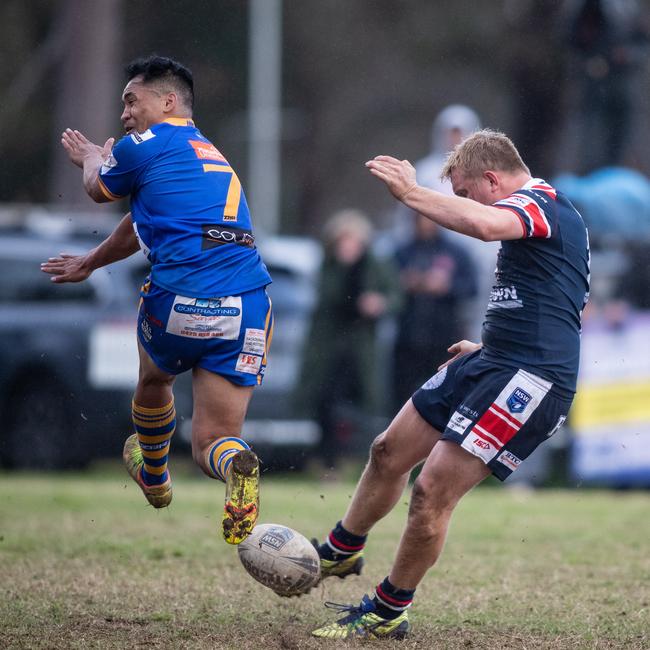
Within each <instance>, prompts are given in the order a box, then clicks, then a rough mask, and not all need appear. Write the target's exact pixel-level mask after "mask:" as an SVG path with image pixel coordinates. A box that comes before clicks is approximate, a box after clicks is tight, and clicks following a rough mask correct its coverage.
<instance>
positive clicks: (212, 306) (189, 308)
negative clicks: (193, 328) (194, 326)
mask: <svg viewBox="0 0 650 650" xmlns="http://www.w3.org/2000/svg"><path fill="white" fill-rule="evenodd" d="M174 311H177V312H178V313H179V314H197V315H199V316H230V317H235V316H239V314H241V309H239V308H238V307H222V306H221V300H220V299H219V298H210V299H209V300H208V299H201V298H197V299H196V300H195V301H194V304H193V305H185V304H183V303H176V304H175V305H174Z"/></svg>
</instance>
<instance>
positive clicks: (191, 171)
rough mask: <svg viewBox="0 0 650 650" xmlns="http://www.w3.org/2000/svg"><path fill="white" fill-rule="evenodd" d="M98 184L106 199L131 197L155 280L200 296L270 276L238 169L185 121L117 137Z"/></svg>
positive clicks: (247, 286) (259, 283)
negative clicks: (253, 228) (238, 175)
mask: <svg viewBox="0 0 650 650" xmlns="http://www.w3.org/2000/svg"><path fill="white" fill-rule="evenodd" d="M99 183H100V187H101V189H102V191H103V192H104V194H106V196H107V197H108V198H110V199H117V198H120V197H123V196H127V195H128V196H130V202H131V214H132V218H133V225H134V228H135V231H136V234H137V236H138V240H139V242H140V246H141V247H142V250H143V251H144V253H145V255H146V256H147V257H148V259H149V260H150V262H151V279H152V281H153V282H154V283H155V284H156V285H158V286H160V287H162V288H163V289H167V291H170V292H172V293H176V294H181V295H184V296H188V297H194V298H206V297H221V296H229V295H237V294H240V293H243V292H245V291H250V290H252V289H257V288H259V287H263V286H265V285H267V284H269V283H270V282H271V278H270V276H269V274H268V271H267V269H266V266H265V265H264V263H263V261H262V259H261V257H260V255H259V253H258V251H257V248H256V247H255V238H254V235H253V230H252V225H251V218H250V213H249V210H248V205H247V203H246V197H245V196H244V192H243V191H242V188H241V185H240V182H239V179H238V178H237V174H236V173H235V172H234V171H233V169H232V167H230V165H229V164H228V162H227V161H226V159H225V158H224V156H223V155H222V154H221V153H220V152H219V151H218V149H217V148H216V147H215V146H214V145H213V144H212V143H210V141H209V140H207V139H206V138H205V137H204V136H203V135H202V134H201V132H200V131H199V130H198V129H197V128H196V127H195V126H194V123H193V122H192V120H188V119H179V118H172V119H169V120H166V121H165V122H162V123H160V124H155V125H154V126H152V127H151V128H150V129H148V130H147V131H145V132H144V133H132V134H130V135H127V136H125V137H124V138H122V139H121V140H120V141H119V142H118V143H117V144H116V145H115V147H114V148H113V151H112V154H111V156H110V157H109V158H108V160H106V161H105V162H104V165H103V166H102V168H101V170H100V174H99Z"/></svg>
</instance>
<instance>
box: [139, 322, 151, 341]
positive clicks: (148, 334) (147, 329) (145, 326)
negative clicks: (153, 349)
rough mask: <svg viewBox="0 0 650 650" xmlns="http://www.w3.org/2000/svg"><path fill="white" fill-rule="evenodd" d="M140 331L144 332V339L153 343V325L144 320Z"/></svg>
mask: <svg viewBox="0 0 650 650" xmlns="http://www.w3.org/2000/svg"><path fill="white" fill-rule="evenodd" d="M140 331H141V332H142V337H143V338H144V340H145V341H146V342H147V343H148V342H149V341H151V336H152V334H151V325H149V323H148V321H146V320H145V319H144V318H143V319H142V321H141V322H140Z"/></svg>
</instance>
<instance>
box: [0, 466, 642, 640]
mask: <svg viewBox="0 0 650 650" xmlns="http://www.w3.org/2000/svg"><path fill="white" fill-rule="evenodd" d="M125 476H126V475H125V474H124V475H123V474H122V473H121V472H117V471H101V472H94V473H89V474H83V475H65V474H64V475H46V476H43V477H39V476H36V475H27V474H0V593H1V597H0V648H3V649H4V648H83V649H86V648H144V647H153V648H213V649H214V648H224V649H225V648H228V649H246V648H281V649H285V650H292V649H298V648H325V647H337V648H338V647H347V646H346V645H345V644H342V643H340V642H339V643H334V644H332V643H328V642H325V641H319V640H317V639H312V638H310V637H309V632H310V630H311V629H312V628H313V627H314V626H315V625H316V624H319V623H322V622H324V621H326V620H328V619H330V618H331V614H330V611H329V610H326V609H325V608H324V607H323V602H324V601H326V600H333V601H337V602H353V601H358V600H359V598H360V597H361V595H362V594H363V593H364V592H366V591H369V590H371V589H372V588H373V586H374V585H375V584H376V583H377V582H378V581H379V580H381V579H382V578H383V577H384V575H385V574H386V573H387V571H388V569H389V565H390V562H391V559H392V555H393V552H394V549H395V546H396V544H397V541H398V539H399V534H400V531H401V527H402V524H403V521H404V518H405V516H406V497H405V499H404V503H401V504H400V505H399V506H398V507H397V508H396V510H395V511H394V513H393V514H392V515H391V516H390V517H388V518H387V519H386V520H384V521H383V522H381V523H380V524H379V525H378V526H377V528H376V529H375V531H374V532H373V535H372V536H371V538H370V542H369V544H368V547H367V560H368V561H367V566H366V570H365V573H364V575H363V576H360V577H353V578H348V579H346V580H345V581H341V580H338V579H334V578H333V579H329V580H327V581H325V582H324V583H323V584H322V585H321V586H319V587H318V588H316V589H315V590H314V591H313V592H312V593H311V594H309V595H308V596H306V597H303V598H300V599H296V598H294V599H290V600H286V599H281V598H279V597H277V596H275V595H274V594H273V593H272V592H271V591H269V590H267V589H265V588H264V587H262V586H261V585H258V584H257V583H256V582H254V581H253V580H252V579H251V578H249V577H248V575H247V574H246V573H245V572H244V570H243V568H242V567H241V565H240V564H239V561H238V559H237V554H236V551H235V549H234V548H232V547H229V546H228V545H227V544H225V543H224V542H222V541H221V539H220V537H219V535H218V530H217V511H218V508H219V503H220V500H221V498H222V490H221V487H220V486H219V485H218V484H216V483H215V482H212V481H209V480H207V479H203V478H202V477H199V476H194V475H192V474H190V475H185V476H182V475H181V476H178V475H177V476H175V496H174V503H173V505H172V506H171V508H169V509H167V510H164V511H155V510H153V509H152V508H150V507H148V506H146V505H145V503H144V500H143V497H142V496H141V494H140V492H139V490H138V489H137V487H136V486H135V484H133V483H131V482H130V481H129V480H126V479H125ZM352 489H353V484H352V483H339V484H333V485H322V484H320V483H318V482H315V481H314V482H309V481H307V480H300V479H298V478H295V479H294V478H293V477H289V478H286V477H278V478H273V477H269V476H265V482H264V485H263V495H262V498H263V506H262V508H263V510H262V513H263V514H262V518H261V519H262V521H265V522H274V523H283V524H286V525H289V526H292V527H294V528H297V529H298V530H300V531H301V532H303V533H304V534H305V535H307V536H311V535H318V536H320V537H322V536H323V535H324V534H325V533H326V532H327V530H328V529H329V527H330V525H331V524H333V523H334V522H335V521H336V520H337V518H338V517H340V515H341V513H342V512H343V510H344V509H345V506H346V504H347V502H348V500H349V498H350V495H351V493H352ZM411 620H412V623H413V632H412V635H411V637H409V639H407V640H406V641H404V642H402V643H399V644H398V642H389V641H383V642H382V641H374V642H367V643H364V644H363V646H364V647H384V648H387V647H400V648H403V649H404V650H407V649H410V648H463V649H467V648H522V649H523V648H526V649H531V648H558V649H565V648H645V649H647V648H650V494H648V493H632V492H631V493H610V492H600V491H584V490H575V491H539V492H534V493H522V492H516V491H513V490H506V489H503V488H500V487H494V488H493V487H485V488H480V489H478V490H475V491H474V492H473V493H472V494H470V495H469V496H468V497H467V498H466V499H465V501H463V502H462V503H461V505H460V507H459V509H458V510H457V512H456V514H455V518H454V520H453V523H452V529H451V533H450V536H449V539H448V542H447V547H446V549H445V552H444V554H443V557H442V559H441V560H440V562H439V564H438V566H437V567H436V568H435V569H434V570H433V571H432V572H431V573H430V574H429V575H428V576H427V578H426V579H425V581H424V583H423V584H422V585H421V586H420V588H419V589H418V593H417V596H416V601H415V604H414V607H413V609H412V611H411ZM348 645H356V646H358V644H348Z"/></svg>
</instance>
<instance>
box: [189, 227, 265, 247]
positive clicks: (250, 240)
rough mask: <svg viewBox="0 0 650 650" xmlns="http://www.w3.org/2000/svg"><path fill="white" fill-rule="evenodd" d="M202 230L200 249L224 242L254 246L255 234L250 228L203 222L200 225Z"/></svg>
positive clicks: (220, 244) (221, 244)
mask: <svg viewBox="0 0 650 650" xmlns="http://www.w3.org/2000/svg"><path fill="white" fill-rule="evenodd" d="M201 230H202V231H203V235H202V241H201V249H202V250H208V249H210V248H216V247H217V246H223V245H224V244H235V245H236V246H245V247H247V248H254V247H255V235H253V233H252V232H251V231H250V230H245V229H244V228H234V227H233V226H224V225H222V224H218V223H214V224H209V223H204V224H203V225H202V226H201Z"/></svg>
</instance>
